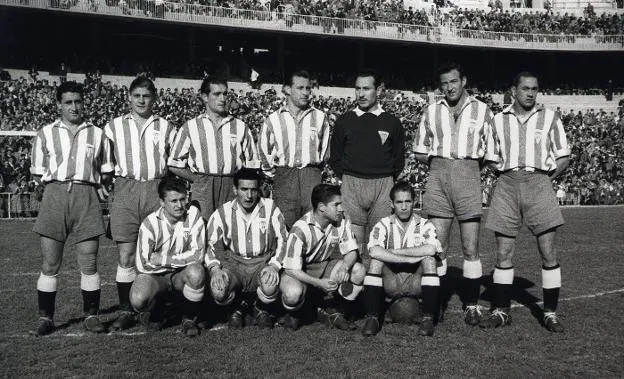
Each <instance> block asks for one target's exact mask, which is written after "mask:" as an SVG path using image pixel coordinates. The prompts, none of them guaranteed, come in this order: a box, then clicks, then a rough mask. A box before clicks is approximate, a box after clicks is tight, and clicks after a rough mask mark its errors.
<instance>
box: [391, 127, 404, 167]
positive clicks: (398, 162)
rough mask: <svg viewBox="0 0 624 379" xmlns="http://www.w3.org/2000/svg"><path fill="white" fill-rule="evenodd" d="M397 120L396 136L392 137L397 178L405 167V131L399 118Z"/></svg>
mask: <svg viewBox="0 0 624 379" xmlns="http://www.w3.org/2000/svg"><path fill="white" fill-rule="evenodd" d="M395 121H396V132H395V138H393V139H392V141H393V147H392V152H393V155H394V177H395V179H396V178H397V177H398V176H399V175H401V172H403V169H404V168H405V132H404V131H403V126H402V125H401V121H400V120H399V119H395Z"/></svg>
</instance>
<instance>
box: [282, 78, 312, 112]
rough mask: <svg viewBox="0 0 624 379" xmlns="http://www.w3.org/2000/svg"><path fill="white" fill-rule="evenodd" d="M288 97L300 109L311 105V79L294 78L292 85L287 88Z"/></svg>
mask: <svg viewBox="0 0 624 379" xmlns="http://www.w3.org/2000/svg"><path fill="white" fill-rule="evenodd" d="M285 92H286V95H288V96H289V98H290V102H291V103H292V104H293V105H294V106H295V107H297V108H299V109H305V108H307V107H308V105H309V104H310V95H311V94H312V86H311V85H310V79H307V78H302V77H300V76H294V77H293V78H292V84H291V85H290V86H286V88H285Z"/></svg>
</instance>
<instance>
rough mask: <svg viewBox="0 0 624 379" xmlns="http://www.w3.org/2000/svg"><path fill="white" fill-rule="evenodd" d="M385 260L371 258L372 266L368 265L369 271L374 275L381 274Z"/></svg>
mask: <svg viewBox="0 0 624 379" xmlns="http://www.w3.org/2000/svg"><path fill="white" fill-rule="evenodd" d="M383 265H384V264H383V262H382V261H379V260H377V259H371V261H370V266H369V267H368V273H369V274H373V275H381V272H382V271H383Z"/></svg>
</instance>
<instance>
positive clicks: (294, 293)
mask: <svg viewBox="0 0 624 379" xmlns="http://www.w3.org/2000/svg"><path fill="white" fill-rule="evenodd" d="M280 290H281V292H282V302H283V303H284V306H286V307H293V306H296V305H297V304H301V302H302V301H303V297H304V295H305V287H304V285H303V284H302V283H299V282H295V281H292V282H291V283H288V284H286V283H282V285H281V286H280Z"/></svg>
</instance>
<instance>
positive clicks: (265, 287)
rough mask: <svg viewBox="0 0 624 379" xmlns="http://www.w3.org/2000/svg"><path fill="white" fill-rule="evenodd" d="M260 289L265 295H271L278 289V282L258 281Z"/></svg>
mask: <svg viewBox="0 0 624 379" xmlns="http://www.w3.org/2000/svg"><path fill="white" fill-rule="evenodd" d="M259 287H260V291H262V293H264V294H265V295H267V296H273V295H275V294H276V293H277V291H279V284H269V283H265V282H264V281H261V282H260V286H259Z"/></svg>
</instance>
